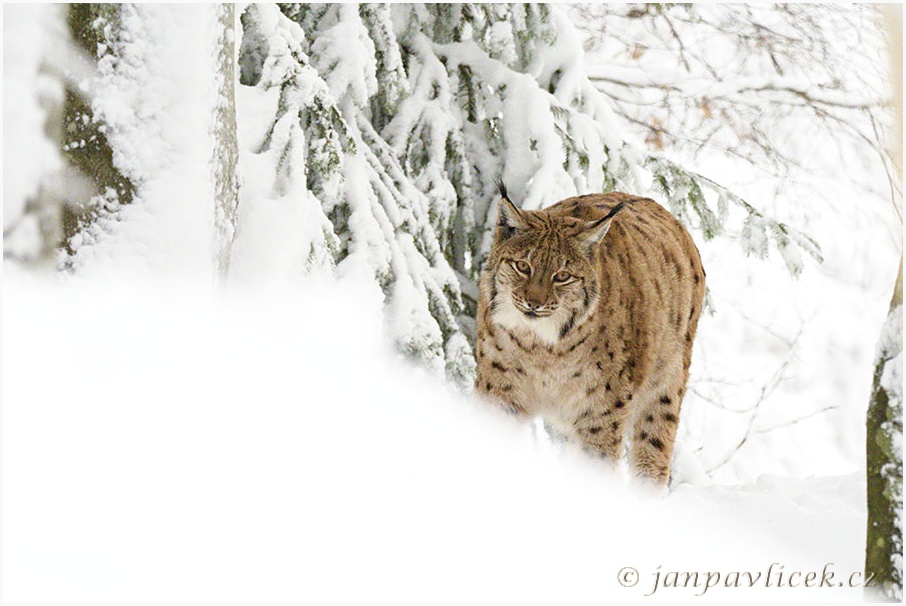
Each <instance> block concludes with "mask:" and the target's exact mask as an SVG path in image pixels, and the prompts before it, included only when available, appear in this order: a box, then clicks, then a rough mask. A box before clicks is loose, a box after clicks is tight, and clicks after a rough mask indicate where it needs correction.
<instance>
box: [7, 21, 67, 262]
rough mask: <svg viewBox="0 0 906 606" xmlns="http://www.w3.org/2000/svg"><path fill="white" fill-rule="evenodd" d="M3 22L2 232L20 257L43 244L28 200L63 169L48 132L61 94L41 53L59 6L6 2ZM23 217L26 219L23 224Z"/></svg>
mask: <svg viewBox="0 0 906 606" xmlns="http://www.w3.org/2000/svg"><path fill="white" fill-rule="evenodd" d="M4 13H5V19H4V27H3V71H4V87H3V125H4V130H3V234H4V239H12V240H14V244H12V247H13V248H12V249H11V251H10V252H11V253H12V254H13V255H15V256H17V257H18V258H28V257H30V256H33V255H36V254H37V252H38V250H39V248H40V239H39V237H38V236H39V231H40V230H39V228H38V226H37V221H38V219H37V217H35V216H32V217H30V218H25V219H24V220H23V215H24V214H25V212H26V205H27V203H28V202H29V200H30V199H31V198H34V197H35V196H36V194H37V193H38V191H37V190H38V187H40V185H41V182H42V180H43V176H44V175H46V174H47V173H50V172H53V171H56V170H58V169H60V168H61V165H62V162H61V158H60V152H59V151H58V150H57V149H56V146H55V145H54V143H53V142H52V141H51V140H50V138H49V137H47V135H46V134H45V132H44V123H45V110H44V109H43V106H44V105H47V104H49V103H50V102H53V101H55V100H59V98H60V97H61V96H62V87H60V85H59V84H58V83H56V82H55V81H54V80H53V79H52V78H51V77H50V76H49V75H48V74H47V73H44V72H43V71H42V68H44V67H45V65H44V62H43V57H44V55H45V53H46V52H47V49H48V48H49V47H51V46H52V45H51V44H49V43H48V40H50V39H52V37H53V36H54V34H55V33H56V32H55V31H54V26H55V25H56V26H59V23H58V22H57V21H59V10H58V9H57V8H55V7H54V6H52V5H16V6H12V7H4ZM20 221H22V223H20Z"/></svg>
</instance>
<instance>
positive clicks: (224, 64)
mask: <svg viewBox="0 0 906 606" xmlns="http://www.w3.org/2000/svg"><path fill="white" fill-rule="evenodd" d="M217 20H218V23H219V26H220V35H219V40H218V41H217V47H216V52H217V74H216V77H217V94H218V99H217V105H216V109H215V113H214V155H213V158H212V164H213V166H212V172H213V178H214V188H215V194H214V203H215V206H216V207H215V211H214V212H215V214H214V219H215V221H216V247H217V250H216V263H217V273H218V275H219V276H220V279H221V280H225V279H226V277H227V275H228V273H229V268H230V256H231V254H232V249H233V237H234V235H235V232H236V207H237V206H238V204H239V180H238V173H237V168H238V167H237V165H238V161H239V142H238V139H237V132H236V57H235V49H236V45H235V35H236V10H235V5H233V4H219V5H217Z"/></svg>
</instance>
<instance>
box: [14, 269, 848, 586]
mask: <svg viewBox="0 0 906 606" xmlns="http://www.w3.org/2000/svg"><path fill="white" fill-rule="evenodd" d="M3 306H4V330H3V346H4V351H5V352H7V355H6V359H5V364H4V382H3V398H4V424H3V449H4V452H3V454H4V457H3V460H4V469H3V472H4V473H3V476H4V503H3V505H4V517H5V520H6V521H7V522H10V521H15V523H14V524H13V523H7V524H6V525H5V527H4V539H3V540H4V561H5V570H4V573H5V574H4V579H5V587H4V598H5V599H6V600H8V601H24V600H30V601H44V602H70V601H90V602H102V601H139V600H148V601H171V600H175V601H195V600H199V601H202V600H203V601H247V602H253V601H254V602H265V601H268V602H276V601H306V600H318V601H320V600H332V601H335V600H341V601H377V600H391V601H403V600H416V601H419V600H432V601H436V600H456V601H461V600H517V601H538V600H541V601H561V602H562V601H583V600H589V601H591V600H594V601H601V600H621V601H633V600H641V599H650V598H644V596H645V594H647V593H651V591H652V587H653V583H654V578H655V577H654V575H655V573H657V572H661V573H662V574H663V575H664V576H662V577H661V578H662V581H661V585H664V584H668V585H669V583H670V580H669V579H670V578H671V577H669V576H667V573H669V572H671V571H673V572H680V573H695V572H697V573H700V574H701V577H700V579H699V586H698V587H696V586H694V579H692V578H691V577H690V579H692V580H689V581H688V583H689V585H688V587H681V588H670V587H663V586H661V587H660V588H659V589H658V590H657V591H656V592H655V595H654V596H653V598H654V599H664V600H671V601H673V600H686V599H690V600H699V599H713V600H720V601H727V600H733V601H735V600H739V599H752V598H754V599H763V600H767V599H784V600H798V599H802V600H854V599H859V597H860V595H861V594H860V593H859V592H860V591H861V590H860V589H851V588H849V587H848V586H847V587H842V588H841V587H837V586H835V587H833V588H832V589H819V588H814V587H813V588H809V589H805V588H798V589H796V588H782V589H781V588H778V587H777V584H778V583H779V582H783V583H784V584H786V583H787V579H786V577H783V576H782V575H781V576H779V577H778V576H776V575H777V574H778V572H781V573H783V574H788V573H791V572H797V571H798V572H802V573H803V574H802V576H801V577H793V580H794V582H797V579H798V581H799V582H804V579H805V578H806V576H805V573H808V572H810V571H817V574H818V578H819V579H820V578H821V576H822V570H823V569H825V567H826V566H827V565H830V566H831V568H830V569H831V570H832V571H834V572H835V575H836V576H835V580H834V584H836V583H837V582H843V583H844V584H848V583H849V575H850V573H853V572H857V571H860V570H861V566H862V551H863V550H862V543H863V542H864V539H863V538H862V537H863V534H864V524H865V521H864V514H863V500H864V496H863V494H862V491H863V488H862V485H863V480H862V479H861V478H859V477H858V476H857V475H855V476H850V477H842V478H828V479H824V480H822V479H812V480H805V481H798V480H797V481H793V480H783V479H770V478H762V479H761V480H759V482H757V483H755V484H752V485H749V486H745V487H734V488H721V487H717V486H711V487H708V486H704V487H697V486H693V485H689V484H683V485H679V486H677V487H675V489H674V492H673V494H671V495H669V496H667V497H666V498H660V497H657V496H655V495H652V494H649V493H647V492H645V491H644V490H639V489H638V488H634V487H632V486H630V485H628V483H627V482H626V481H625V479H624V478H623V477H622V475H620V474H619V473H618V474H616V475H615V474H613V473H611V472H608V471H605V470H603V469H601V468H600V467H598V466H597V465H593V464H591V463H590V462H588V461H587V460H585V459H583V458H581V457H574V456H572V455H571V454H568V453H564V452H561V453H559V454H558V453H557V452H556V451H555V450H553V449H552V448H550V447H549V446H546V445H544V443H543V441H542V442H541V443H539V440H537V439H536V438H535V436H534V434H533V432H532V429H531V427H528V426H521V425H517V424H515V423H513V422H512V421H511V420H509V419H506V418H501V417H498V416H496V415H494V414H492V413H490V412H489V411H488V410H487V409H486V407H484V406H481V404H480V403H477V402H473V401H470V400H469V399H468V398H466V397H464V396H462V395H460V394H456V393H454V392H452V391H451V390H450V388H449V387H448V386H447V385H445V384H444V383H442V382H440V381H439V380H438V379H437V378H435V377H432V376H429V375H428V374H427V373H426V372H425V371H423V370H419V369H416V368H414V367H411V366H409V365H408V363H407V362H405V361H403V360H401V358H400V356H399V354H397V353H395V352H394V351H393V349H392V348H391V346H390V344H389V343H386V342H385V341H384V337H382V324H383V322H384V320H383V319H382V314H381V301H380V293H379V292H378V291H376V290H375V289H374V287H373V286H372V285H371V283H370V281H368V280H367V279H362V280H360V279H356V278H355V277H349V278H346V279H343V280H341V281H340V282H339V284H335V283H329V282H318V281H315V280H312V281H310V282H308V283H306V284H304V288H301V289H298V290H295V289H280V290H276V289H271V290H267V289H261V290H258V291H257V292H255V293H254V294H251V293H248V292H232V293H228V294H226V295H222V296H213V295H211V293H210V292H207V291H205V290H204V289H201V288H199V289H195V290H194V291H193V290H192V289H179V290H173V289H171V288H169V287H167V286H164V285H162V284H161V283H153V282H129V283H122V284H120V285H119V287H116V288H114V287H111V286H109V284H108V286H107V287H103V286H101V285H99V284H97V283H91V282H80V281H75V282H70V283H68V284H64V285H59V284H54V285H48V284H43V283H39V282H35V281H34V279H33V278H32V277H30V276H27V275H24V274H20V273H18V272H17V271H15V270H14V269H12V268H10V267H9V266H8V267H7V268H6V275H5V277H4V299H3ZM772 563H773V564H774V566H773V568H771V565H772ZM625 567H634V568H635V569H636V570H637V571H638V572H639V575H640V578H639V579H638V581H637V582H638V584H637V585H636V586H634V587H630V588H624V587H621V586H620V584H619V582H618V572H619V571H621V569H623V568H625ZM659 567H660V568H659ZM769 569H770V571H771V574H772V575H775V576H774V577H769V576H765V575H768V571H769ZM706 572H712V573H720V574H721V575H731V574H732V573H734V572H735V573H746V572H749V573H751V574H753V575H755V574H757V573H759V572H760V573H761V574H762V575H763V576H762V579H761V581H759V582H758V583H756V587H755V588H754V589H745V588H743V587H731V588H724V589H721V588H720V586H722V585H723V584H724V583H726V582H730V583H731V584H738V585H743V586H744V585H747V583H748V581H745V580H744V581H740V580H739V578H738V576H737V577H732V576H731V577H727V576H722V577H721V579H722V580H721V581H720V586H716V587H711V588H706V587H705V585H706V584H708V583H707V582H706V580H705V576H704V573H706ZM622 574H623V577H621V578H624V581H626V580H629V581H631V576H630V577H626V576H625V575H626V574H629V573H626V572H624V573H622ZM672 578H673V580H674V584H676V582H677V581H676V577H675V576H674V577H672ZM745 578H747V577H745ZM769 578H773V581H770V583H772V586H771V587H765V583H766V582H767V579H769ZM714 582H717V581H716V580H715V581H714ZM679 583H680V584H682V581H679ZM703 592H704V597H703V598H702V597H696V596H697V594H701V593H703Z"/></svg>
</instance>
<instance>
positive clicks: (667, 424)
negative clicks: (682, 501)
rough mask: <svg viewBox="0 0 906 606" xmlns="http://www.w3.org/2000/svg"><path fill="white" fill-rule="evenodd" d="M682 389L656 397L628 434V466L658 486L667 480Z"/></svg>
mask: <svg viewBox="0 0 906 606" xmlns="http://www.w3.org/2000/svg"><path fill="white" fill-rule="evenodd" d="M681 389H682V388H678V389H675V390H673V392H672V393H669V394H667V393H665V394H663V395H660V396H657V397H656V399H655V400H654V401H653V402H650V403H649V404H648V405H647V406H646V408H645V409H644V410H643V411H642V413H641V414H640V415H639V416H638V418H637V420H636V422H635V427H633V433H632V449H631V451H630V463H631V465H632V469H633V471H634V472H635V474H636V475H637V476H639V477H642V478H648V479H649V480H651V481H653V482H654V483H655V484H657V485H658V486H666V485H667V481H668V480H669V479H670V462H671V458H672V457H673V443H674V441H675V440H676V430H677V426H678V423H679V410H680V402H681V400H682V391H681Z"/></svg>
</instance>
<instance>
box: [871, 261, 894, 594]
mask: <svg viewBox="0 0 906 606" xmlns="http://www.w3.org/2000/svg"><path fill="white" fill-rule="evenodd" d="M866 462H867V483H868V487H867V494H868V535H867V539H866V554H865V572H866V574H867V575H872V576H873V582H872V588H870V589H869V590H868V592H869V597H871V598H873V599H880V600H883V601H892V602H900V601H902V599H903V262H902V259H901V260H900V273H899V275H898V276H897V282H896V287H895V289H894V294H893V300H892V301H891V304H890V313H889V314H888V316H887V322H886V323H885V325H884V329H883V331H882V334H881V341H880V343H879V345H878V354H877V357H876V362H875V374H874V382H873V385H872V393H871V401H870V403H869V407H868V422H867V436H866Z"/></svg>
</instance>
